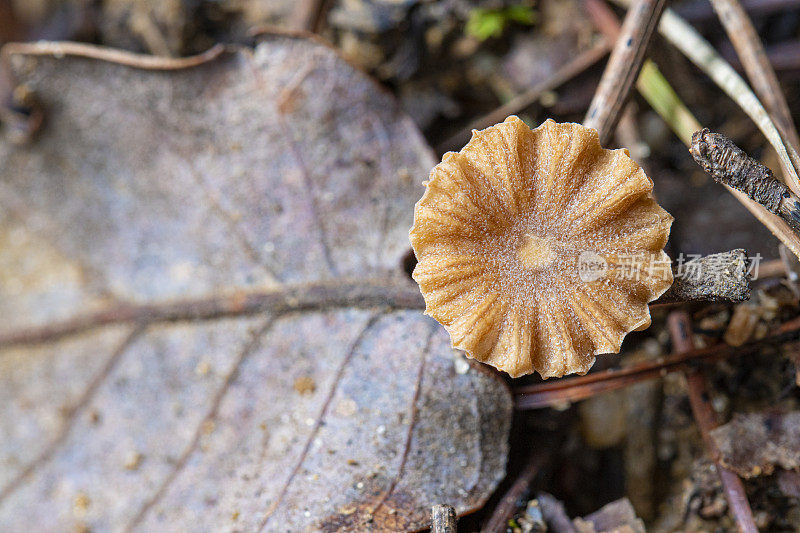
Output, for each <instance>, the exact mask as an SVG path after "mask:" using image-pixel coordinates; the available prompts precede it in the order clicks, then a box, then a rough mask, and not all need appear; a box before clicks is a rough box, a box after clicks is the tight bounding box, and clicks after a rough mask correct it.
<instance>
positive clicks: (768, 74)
mask: <svg viewBox="0 0 800 533" xmlns="http://www.w3.org/2000/svg"><path fill="white" fill-rule="evenodd" d="M711 4H712V5H713V6H714V9H715V10H716V12H717V14H718V15H719V20H720V21H721V22H722V25H723V26H724V27H725V31H726V32H727V34H728V37H729V38H730V40H731V43H733V46H734V48H736V53H737V54H738V56H739V58H740V59H741V61H742V66H743V67H744V70H745V72H746V73H747V78H748V79H749V80H750V83H751V84H752V85H753V89H754V90H755V92H756V94H757V95H758V97H759V98H760V99H761V101H762V102H763V103H764V107H766V108H767V111H768V112H769V115H770V117H771V118H772V122H773V123H774V124H775V127H776V128H777V129H778V132H780V134H781V137H782V138H783V141H784V143H785V144H786V147H787V150H788V152H789V156H790V157H791V159H792V163H794V168H795V171H798V172H800V157H798V154H797V152H798V151H799V150H800V138H798V135H797V129H796V128H795V125H794V121H793V120H792V114H791V112H790V111H789V105H788V104H787V103H786V97H785V96H784V95H783V91H782V90H781V85H780V83H779V82H778V76H777V75H776V74H775V69H773V68H772V65H771V64H770V62H769V59H768V58H767V54H766V51H765V50H764V45H763V44H762V43H761V39H759V38H758V32H756V29H755V28H754V27H753V23H752V21H751V20H750V17H749V16H748V15H747V12H746V11H745V10H744V7H742V4H741V3H740V2H739V0H711Z"/></svg>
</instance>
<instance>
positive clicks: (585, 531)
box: [573, 498, 646, 533]
mask: <svg viewBox="0 0 800 533" xmlns="http://www.w3.org/2000/svg"><path fill="white" fill-rule="evenodd" d="M573 523H574V524H575V528H576V529H577V530H578V533H645V531H646V530H645V527H644V522H643V521H642V519H641V518H638V517H637V516H636V511H635V510H634V509H633V505H631V502H630V501H628V499H627V498H623V499H621V500H616V501H614V502H611V503H609V504H607V505H605V506H603V507H602V508H601V509H600V510H599V511H595V512H594V513H592V514H590V515H587V516H585V517H583V518H576V519H575V520H574V521H573Z"/></svg>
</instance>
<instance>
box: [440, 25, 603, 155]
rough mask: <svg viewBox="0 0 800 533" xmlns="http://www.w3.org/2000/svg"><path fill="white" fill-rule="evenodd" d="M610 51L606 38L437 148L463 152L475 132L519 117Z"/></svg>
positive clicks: (442, 151) (441, 151)
mask: <svg viewBox="0 0 800 533" xmlns="http://www.w3.org/2000/svg"><path fill="white" fill-rule="evenodd" d="M609 48H610V45H609V42H608V40H605V39H604V40H602V41H600V42H598V43H597V44H595V45H594V46H592V47H591V48H589V49H588V50H585V51H584V52H581V53H580V54H578V55H577V56H576V57H575V58H573V59H572V60H570V61H568V62H567V63H566V64H564V65H563V66H562V67H560V68H559V69H558V70H556V71H555V72H554V73H553V75H552V76H550V77H549V78H547V79H546V80H544V81H542V82H541V83H538V84H536V85H535V86H533V87H531V88H530V89H528V90H527V91H525V92H523V93H522V94H520V95H518V96H515V97H514V98H513V99H511V100H509V101H508V102H506V103H505V104H503V105H501V106H500V107H498V108H497V109H495V110H493V111H491V112H490V113H488V114H486V115H484V116H482V117H480V118H478V119H476V120H474V121H472V122H471V123H470V124H469V125H468V126H467V127H466V128H464V129H462V130H461V131H459V132H458V133H456V134H455V135H453V136H451V137H450V138H448V139H447V140H445V141H444V142H442V143H440V144H439V145H438V146H437V147H436V150H437V152H438V153H440V154H443V153H445V152H447V151H450V150H459V149H461V147H462V146H464V144H466V143H467V141H469V138H470V135H472V130H481V129H484V128H488V127H489V126H493V125H494V124H497V123H498V122H502V121H503V120H505V118H506V117H507V116H509V115H514V114H517V113H519V112H521V111H523V110H524V109H526V108H528V107H530V106H531V105H533V104H534V103H536V101H537V100H539V98H540V97H541V96H542V93H545V92H547V91H552V90H553V89H556V88H557V87H559V86H560V85H563V84H564V83H566V82H567V81H569V80H571V79H572V78H574V77H575V76H577V75H578V74H580V73H581V72H583V71H585V70H586V69H588V68H589V67H591V66H592V65H594V64H595V63H597V62H598V61H600V60H601V59H602V58H603V57H605V55H606V54H608V51H609Z"/></svg>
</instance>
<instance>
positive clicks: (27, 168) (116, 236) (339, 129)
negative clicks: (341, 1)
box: [0, 36, 511, 531]
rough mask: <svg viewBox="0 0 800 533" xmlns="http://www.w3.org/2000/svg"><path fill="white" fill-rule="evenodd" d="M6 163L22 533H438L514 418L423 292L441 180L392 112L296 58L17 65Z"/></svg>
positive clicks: (0, 391)
mask: <svg viewBox="0 0 800 533" xmlns="http://www.w3.org/2000/svg"><path fill="white" fill-rule="evenodd" d="M12 60H13V61H12V63H13V65H14V68H15V71H16V73H17V76H18V77H19V78H20V80H21V81H23V82H25V83H27V84H28V85H29V86H30V87H31V88H32V89H33V90H34V91H35V94H36V95H37V96H38V98H39V100H40V102H41V104H42V105H43V108H44V110H45V113H46V121H45V124H44V127H43V131H42V133H41V135H40V136H39V138H38V139H36V140H35V142H34V143H33V144H32V145H30V146H28V147H25V148H14V147H11V146H8V145H3V146H2V147H0V161H2V162H1V163H0V529H1V530H3V531H64V530H69V529H70V528H75V527H84V526H88V527H90V528H91V530H92V531H109V530H112V531H116V530H126V529H136V530H141V531H187V530H191V531H200V530H203V531H221V530H242V531H258V530H262V531H300V530H305V529H311V530H317V529H322V530H326V531H333V530H348V531H350V530H364V529H375V530H378V529H392V530H394V529H418V528H422V527H425V525H426V521H427V509H428V506H429V505H431V504H434V503H450V504H454V505H456V506H457V508H458V510H459V511H460V512H464V511H467V510H470V509H473V508H475V507H477V506H480V505H481V504H482V503H483V501H484V500H485V499H486V498H487V497H488V495H489V494H490V493H491V491H492V490H493V489H494V487H495V485H496V484H497V482H498V481H499V479H500V478H501V477H502V475H503V471H504V466H505V460H506V452H507V444H506V443H507V436H508V435H507V433H508V429H509V419H510V410H511V400H510V395H509V394H508V391H507V390H506V389H505V388H504V387H503V386H502V384H501V383H500V382H499V381H498V380H497V379H496V378H494V377H492V376H490V375H488V374H485V373H483V372H481V371H478V370H475V369H470V370H469V371H468V372H466V373H463V372H462V373H459V372H456V369H455V366H454V359H453V352H452V350H451V349H450V347H449V341H448V338H447V335H446V333H444V331H443V330H442V329H441V328H439V327H437V325H436V324H435V323H434V322H432V321H431V320H429V319H426V318H424V317H423V316H422V314H421V312H420V311H419V310H418V309H417V308H418V307H419V306H420V305H421V298H420V297H419V294H418V291H417V289H416V287H415V286H414V285H412V283H411V282H410V280H408V279H407V277H406V276H405V275H404V274H403V272H402V268H401V263H402V257H403V254H404V253H405V252H406V250H407V249H408V237H407V232H408V228H409V226H410V225H411V217H412V212H413V204H414V202H415V200H416V199H417V198H418V197H419V195H420V194H421V192H422V188H421V186H420V181H421V179H422V178H423V177H424V176H426V175H427V172H428V170H429V168H430V167H431V166H432V165H433V160H432V157H431V155H430V153H429V150H428V148H427V147H426V146H425V144H424V141H423V140H422V138H421V136H420V135H419V133H418V131H417V130H416V129H415V127H414V126H413V124H412V123H411V122H410V120H409V119H408V118H407V117H406V116H404V115H403V114H402V113H401V112H400V111H399V109H398V106H397V105H396V103H395V102H394V101H393V100H392V99H391V97H390V96H389V95H387V94H385V93H383V92H382V91H381V90H380V89H379V88H378V87H377V86H375V85H374V84H373V83H372V82H371V81H370V80H368V79H367V78H366V77H365V76H364V75H362V74H360V73H358V72H356V71H354V70H353V69H352V68H351V67H349V66H348V65H347V64H346V63H344V62H343V61H342V60H341V59H340V58H339V57H338V56H336V55H335V53H334V52H333V51H331V50H330V49H328V48H327V47H325V46H321V45H318V44H314V43H312V42H310V41H307V40H304V39H301V38H296V37H289V36H272V37H269V38H268V39H267V41H266V42H264V43H262V44H260V45H259V46H258V47H257V48H256V49H255V50H251V49H231V50H229V51H228V52H226V53H225V54H223V55H222V56H221V57H219V58H218V59H216V60H214V61H212V62H209V63H205V64H202V65H200V66H198V67H194V68H191V69H186V70H180V71H172V72H146V71H142V70H136V69H133V68H130V67H126V66H121V65H117V64H112V63H108V62H104V61H99V60H93V59H85V58H77V57H70V56H69V55H67V56H65V57H61V56H57V57H50V56H33V55H30V54H27V55H24V54H23V55H20V54H16V55H14V56H13V57H12Z"/></svg>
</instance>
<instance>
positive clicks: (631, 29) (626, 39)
mask: <svg viewBox="0 0 800 533" xmlns="http://www.w3.org/2000/svg"><path fill="white" fill-rule="evenodd" d="M664 3H665V0H637V2H636V4H635V5H634V6H633V7H631V9H630V10H629V11H628V15H627V16H626V17H625V22H624V23H623V24H622V29H621V30H620V35H619V38H618V39H617V43H616V45H615V46H614V50H613V51H612V52H611V57H610V58H609V60H608V64H607V65H606V70H605V71H604V72H603V77H602V78H601V79H600V85H599V86H598V87H597V91H596V92H595V94H594V98H593V99H592V103H591V105H590V106H589V110H588V111H587V112H586V118H585V119H584V121H583V123H584V125H585V126H586V127H589V128H594V129H596V130H597V132H598V134H599V135H600V143H601V144H606V143H607V142H608V140H609V139H610V138H611V134H612V133H613V132H614V127H615V126H616V124H617V121H618V120H619V117H620V114H621V112H622V107H623V105H624V104H625V102H626V100H627V98H628V95H629V94H630V91H631V89H632V88H633V84H634V83H635V82H636V78H637V77H638V76H639V69H641V67H642V62H644V56H645V52H646V51H647V45H648V43H649V42H650V38H651V37H652V35H653V32H654V30H655V28H656V26H657V24H658V20H659V18H660V16H661V12H662V11H663V10H664Z"/></svg>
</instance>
